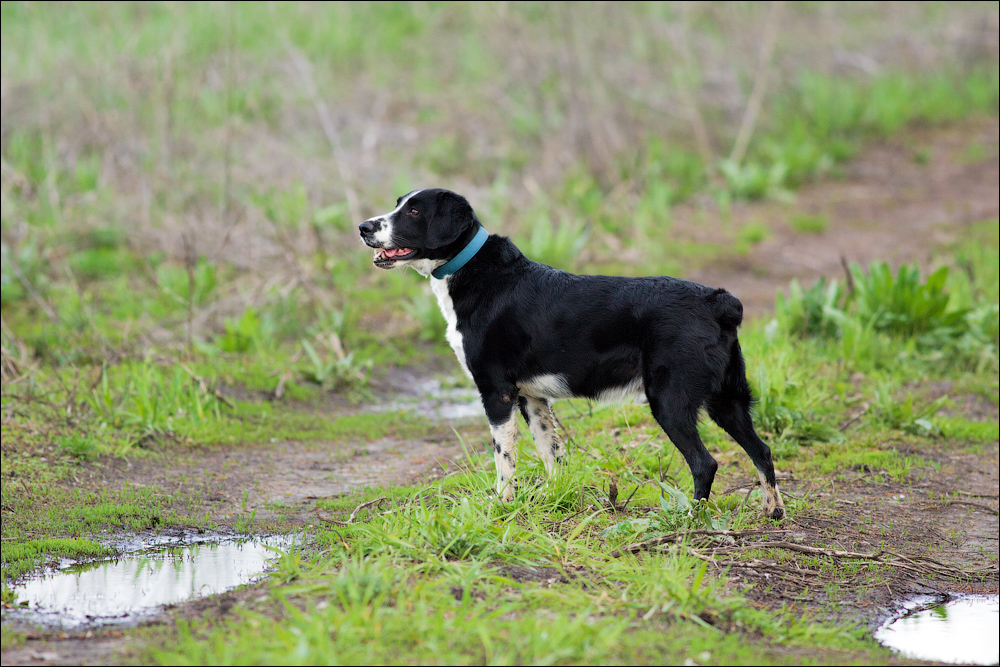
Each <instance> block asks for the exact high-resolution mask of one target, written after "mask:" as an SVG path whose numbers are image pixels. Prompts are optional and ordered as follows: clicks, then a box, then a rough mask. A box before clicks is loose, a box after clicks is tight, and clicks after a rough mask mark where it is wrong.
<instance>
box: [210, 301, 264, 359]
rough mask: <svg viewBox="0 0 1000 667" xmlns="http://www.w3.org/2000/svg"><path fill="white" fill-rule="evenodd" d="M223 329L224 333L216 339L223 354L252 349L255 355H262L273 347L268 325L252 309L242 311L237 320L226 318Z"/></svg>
mask: <svg viewBox="0 0 1000 667" xmlns="http://www.w3.org/2000/svg"><path fill="white" fill-rule="evenodd" d="M225 327H226V330H225V333H224V334H222V335H221V336H219V337H218V338H217V339H216V343H217V345H218V347H219V349H220V350H222V351H223V352H236V353H239V354H242V353H244V352H248V351H249V350H250V349H251V348H252V349H253V350H254V351H255V352H256V353H257V354H263V353H265V352H266V351H268V350H269V349H270V348H271V347H272V346H273V335H272V333H273V332H272V327H271V326H270V323H269V322H265V321H263V320H261V318H259V317H258V316H257V311H255V310H254V309H253V308H247V309H246V310H245V311H243V314H242V315H241V316H240V318H239V319H238V320H233V319H230V318H226V325H225Z"/></svg>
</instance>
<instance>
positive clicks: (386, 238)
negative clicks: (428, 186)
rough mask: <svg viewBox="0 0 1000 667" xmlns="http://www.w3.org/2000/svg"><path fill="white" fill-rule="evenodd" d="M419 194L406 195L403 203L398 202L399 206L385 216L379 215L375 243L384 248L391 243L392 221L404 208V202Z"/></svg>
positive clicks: (415, 192) (418, 191)
mask: <svg viewBox="0 0 1000 667" xmlns="http://www.w3.org/2000/svg"><path fill="white" fill-rule="evenodd" d="M421 192H423V190H414V191H413V192H411V193H410V194H408V195H406V197H405V198H404V199H403V201H401V202H399V205H398V206H397V207H396V208H394V209H392V210H391V211H389V212H388V213H386V214H385V215H380V216H378V218H376V219H377V220H379V221H381V223H382V224H381V226H380V228H379V230H378V231H377V232H375V235H374V236H375V240H376V241H378V242H379V243H381V244H382V245H384V246H387V245H390V244H391V243H392V219H393V218H394V217H395V216H396V214H397V213H399V212H400V211H401V210H402V209H403V207H404V206H406V202H408V201H410V200H411V199H413V198H414V197H416V196H417V195H418V194H420V193H421Z"/></svg>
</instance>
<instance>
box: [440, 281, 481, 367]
mask: <svg viewBox="0 0 1000 667" xmlns="http://www.w3.org/2000/svg"><path fill="white" fill-rule="evenodd" d="M448 280H449V278H448V277H446V278H444V279H443V280H437V279H434V278H432V279H431V290H433V292H434V296H436V297H437V301H438V306H439V307H440V308H441V314H442V315H444V320H445V322H447V323H448V330H447V332H445V338H447V339H448V344H449V345H451V349H453V350H455V356H456V357H458V363H459V364H461V366H462V370H463V371H465V374H466V375H468V376H469V378H470V379H471V378H472V373H471V372H470V371H469V366H468V365H467V364H466V363H465V347H463V344H462V332H460V331H459V330H458V316H457V315H456V314H455V304H454V303H452V301H451V294H450V293H449V292H448Z"/></svg>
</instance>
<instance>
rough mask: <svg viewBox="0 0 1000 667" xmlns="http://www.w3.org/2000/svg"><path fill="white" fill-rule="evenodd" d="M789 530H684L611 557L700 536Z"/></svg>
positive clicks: (647, 541)
mask: <svg viewBox="0 0 1000 667" xmlns="http://www.w3.org/2000/svg"><path fill="white" fill-rule="evenodd" d="M787 532H788V531H787V530H756V529H754V530H684V531H680V532H676V533H670V534H669V535H661V536H660V537H653V538H651V539H648V540H644V541H642V542H636V543H635V544H630V545H628V546H627V547H622V548H621V549H615V550H614V551H612V552H611V554H610V556H611V557H612V558H620V557H621V556H624V555H625V554H628V553H631V554H634V553H638V552H640V551H646V550H649V549H652V548H654V547H658V546H660V545H662V544H669V543H671V542H680V541H682V540H683V539H684V538H686V537H694V536H699V535H707V536H719V537H732V538H739V537H747V536H748V535H778V534H782V533H787Z"/></svg>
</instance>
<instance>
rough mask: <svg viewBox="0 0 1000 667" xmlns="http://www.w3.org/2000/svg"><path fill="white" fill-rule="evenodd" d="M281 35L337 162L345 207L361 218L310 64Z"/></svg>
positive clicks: (339, 148)
mask: <svg viewBox="0 0 1000 667" xmlns="http://www.w3.org/2000/svg"><path fill="white" fill-rule="evenodd" d="M281 37H282V41H284V43H285V50H286V51H288V55H289V56H290V57H291V59H292V63H293V64H294V65H295V70H296V71H297V72H298V73H299V78H301V79H302V84H303V85H304V86H305V88H306V92H307V93H308V94H309V97H310V98H311V99H312V103H313V107H315V109H316V115H317V116H318V117H319V123H320V125H321V126H322V128H323V134H324V135H326V140H327V141H328V142H329V143H330V150H331V152H332V153H333V161H334V162H335V163H336V164H337V172H338V173H339V174H340V180H341V183H343V186H344V198H345V199H346V200H347V208H348V210H349V211H350V213H351V217H352V218H353V219H354V220H361V205H360V204H359V202H358V195H357V193H356V192H355V191H354V186H353V185H352V184H351V183H352V181H353V178H352V176H351V173H350V169H349V168H348V166H347V161H346V160H345V159H344V156H343V155H342V152H341V146H340V138H339V137H338V135H337V128H336V127H335V126H334V124H333V119H332V118H331V117H330V110H329V109H328V108H327V106H326V102H325V101H324V100H323V99H322V98H320V96H319V91H318V89H317V87H316V79H315V78H314V77H313V74H312V64H311V63H310V62H309V59H308V58H306V56H305V54H303V53H302V52H301V51H299V50H298V49H297V48H295V46H293V45H292V41H291V39H289V37H288V35H287V34H283V35H282V36H281Z"/></svg>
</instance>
